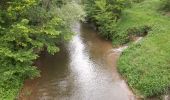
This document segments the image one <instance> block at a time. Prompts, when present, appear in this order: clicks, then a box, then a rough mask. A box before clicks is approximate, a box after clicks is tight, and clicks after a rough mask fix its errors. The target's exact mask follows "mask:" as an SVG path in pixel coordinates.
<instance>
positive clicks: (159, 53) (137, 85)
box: [117, 0, 170, 97]
mask: <svg viewBox="0 0 170 100" xmlns="http://www.w3.org/2000/svg"><path fill="white" fill-rule="evenodd" d="M167 1H168V0H167ZM164 3H165V2H163V1H161V0H144V1H143V2H141V3H136V4H133V5H132V7H131V8H127V9H125V10H124V11H123V14H122V19H121V20H120V21H119V22H118V25H117V26H118V29H117V32H118V33H119V34H120V35H128V33H127V32H129V30H133V29H134V28H135V29H136V28H137V29H140V28H142V27H143V26H145V27H149V28H150V30H147V31H148V35H147V36H146V37H145V38H144V39H143V40H142V41H141V42H140V43H138V44H133V45H131V46H130V47H129V48H128V49H127V50H125V51H124V52H123V53H122V55H121V57H120V59H119V62H118V69H119V71H120V73H121V74H122V75H123V76H124V77H125V79H127V82H128V84H129V86H130V87H131V88H132V89H133V90H134V92H135V93H137V94H138V95H142V96H144V97H148V96H154V95H159V94H161V93H165V92H166V90H167V89H168V88H169V87H170V63H169V59H170V45H169V43H170V40H169V38H170V34H169V33H170V30H169V26H170V17H169V16H164V15H162V14H161V11H159V9H160V8H161V7H162V4H164ZM145 29H147V28H145ZM132 32H133V31H132ZM142 32H143V31H142ZM137 33H140V32H137Z"/></svg>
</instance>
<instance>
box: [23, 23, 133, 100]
mask: <svg viewBox="0 0 170 100" xmlns="http://www.w3.org/2000/svg"><path fill="white" fill-rule="evenodd" d="M73 30H74V31H75V32H77V34H76V35H75V36H74V37H73V39H72V40H71V41H70V42H69V43H68V44H64V45H62V46H61V52H60V53H57V54H56V55H54V56H51V55H49V54H47V53H43V54H42V55H41V57H40V59H39V61H37V65H38V66H39V67H40V69H41V71H42V72H41V75H42V76H41V77H40V78H38V79H35V80H28V81H26V82H25V85H24V88H23V90H22V93H21V96H20V100H134V97H133V94H132V93H131V92H130V91H129V88H128V87H127V85H126V83H125V82H124V80H122V79H121V77H120V76H119V74H118V72H117V70H116V66H115V65H116V60H117V58H118V57H119V53H118V52H114V51H113V50H112V49H113V48H112V44H111V43H110V42H109V41H106V40H103V39H101V38H100V37H98V36H97V34H96V32H95V31H94V30H93V29H92V28H91V27H90V26H88V25H86V24H84V25H81V24H77V25H75V27H74V28H73ZM110 51H112V52H110Z"/></svg>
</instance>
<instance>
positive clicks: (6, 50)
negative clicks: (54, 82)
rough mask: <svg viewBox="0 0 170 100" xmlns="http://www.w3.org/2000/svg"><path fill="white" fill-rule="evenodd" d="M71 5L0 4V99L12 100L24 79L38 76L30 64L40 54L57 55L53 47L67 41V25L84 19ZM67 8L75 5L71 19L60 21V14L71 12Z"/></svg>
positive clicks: (34, 0) (40, 0)
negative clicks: (43, 52)
mask: <svg viewBox="0 0 170 100" xmlns="http://www.w3.org/2000/svg"><path fill="white" fill-rule="evenodd" d="M74 3H75V2H74ZM74 3H73V2H71V1H70V2H68V3H63V5H62V6H61V5H60V6H59V7H58V5H57V4H58V2H57V1H56V0H1V1H0V42H1V43H0V63H1V66H0V72H1V73H0V90H1V91H0V98H1V99H14V97H15V96H16V94H17V92H18V90H19V88H20V87H21V84H22V83H23V80H24V79H26V78H33V77H35V76H39V71H38V70H37V69H36V67H34V66H33V62H34V61H35V60H36V59H37V58H38V57H39V56H38V54H39V52H40V51H43V50H47V51H48V52H49V53H50V54H54V53H56V52H58V51H59V48H58V47H57V44H59V43H60V42H61V41H67V40H69V39H70V38H71V36H72V34H73V33H72V32H71V26H70V25H71V22H75V21H78V20H80V19H82V17H83V16H84V13H83V10H82V8H81V7H80V6H78V5H76V4H74ZM69 4H72V5H73V4H74V5H75V8H73V7H72V9H73V10H75V11H74V13H71V14H70V15H71V16H74V17H71V18H63V16H64V14H65V13H66V12H63V11H67V10H71V9H70V8H69V7H71V6H69ZM65 6H67V7H65ZM68 6H69V7H68ZM66 9H67V10H66ZM76 9H79V10H78V11H79V12H76V11H77V10H76ZM80 9H81V10H80ZM68 20H72V21H71V22H70V23H67V21H68Z"/></svg>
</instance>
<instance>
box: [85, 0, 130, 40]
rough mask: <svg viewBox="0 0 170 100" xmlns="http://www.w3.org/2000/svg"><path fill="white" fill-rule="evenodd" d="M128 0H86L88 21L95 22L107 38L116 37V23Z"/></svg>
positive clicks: (101, 33)
mask: <svg viewBox="0 0 170 100" xmlns="http://www.w3.org/2000/svg"><path fill="white" fill-rule="evenodd" d="M128 5H129V2H128V0H86V1H85V10H86V12H87V19H88V21H90V22H92V23H94V24H95V25H96V26H97V28H98V30H99V32H100V34H99V35H101V36H103V37H105V38H106V39H112V37H116V23H117V21H118V20H119V19H120V16H121V12H122V9H123V8H125V6H128Z"/></svg>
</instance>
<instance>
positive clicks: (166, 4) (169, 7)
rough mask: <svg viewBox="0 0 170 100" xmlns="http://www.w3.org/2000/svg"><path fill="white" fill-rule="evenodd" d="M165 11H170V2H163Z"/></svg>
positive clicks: (168, 0)
mask: <svg viewBox="0 0 170 100" xmlns="http://www.w3.org/2000/svg"><path fill="white" fill-rule="evenodd" d="M162 5H163V9H164V10H166V11H170V0H163V4H162Z"/></svg>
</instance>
